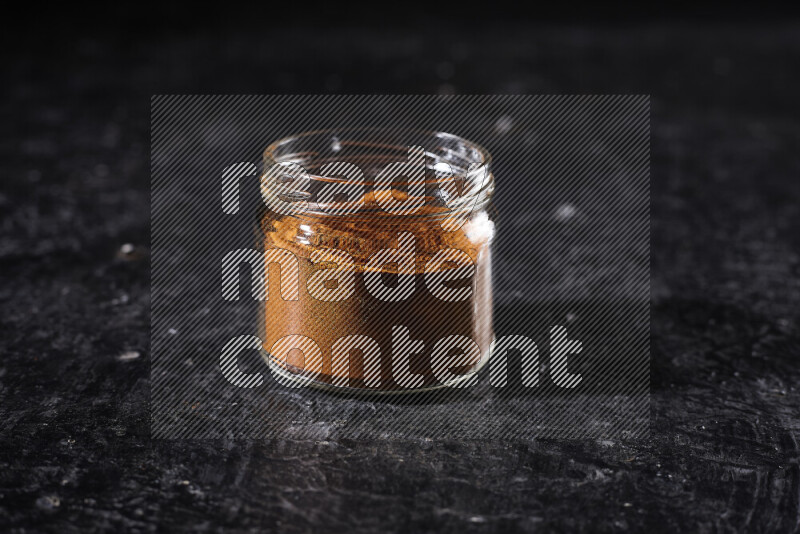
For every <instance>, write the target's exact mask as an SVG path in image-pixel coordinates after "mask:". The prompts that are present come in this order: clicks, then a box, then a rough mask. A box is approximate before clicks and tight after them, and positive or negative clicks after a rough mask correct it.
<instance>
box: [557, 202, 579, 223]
mask: <svg viewBox="0 0 800 534" xmlns="http://www.w3.org/2000/svg"><path fill="white" fill-rule="evenodd" d="M577 213H578V210H577V209H576V208H575V206H573V205H572V204H562V205H560V206H559V207H558V209H556V213H555V218H556V220H557V221H560V222H565V221H568V220H570V219H572V218H573V217H575V215H576V214H577Z"/></svg>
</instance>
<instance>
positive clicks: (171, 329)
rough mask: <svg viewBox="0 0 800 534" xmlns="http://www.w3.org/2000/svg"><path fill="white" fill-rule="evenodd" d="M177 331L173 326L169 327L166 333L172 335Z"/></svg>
mask: <svg viewBox="0 0 800 534" xmlns="http://www.w3.org/2000/svg"><path fill="white" fill-rule="evenodd" d="M177 333H178V331H177V330H175V329H174V328H170V329H169V330H167V334H169V335H171V336H174V335H175V334H177Z"/></svg>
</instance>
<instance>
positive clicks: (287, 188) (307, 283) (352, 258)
mask: <svg viewBox="0 0 800 534" xmlns="http://www.w3.org/2000/svg"><path fill="white" fill-rule="evenodd" d="M489 167H490V156H489V154H488V153H487V152H486V150H484V149H483V148H481V147H480V146H478V145H476V144H474V143H471V142H469V141H467V140H465V139H462V138H460V137H457V136H454V135H451V134H446V133H441V132H421V131H408V130H388V129H360V130H331V131H317V132H310V133H306V134H301V135H297V136H293V137H289V138H285V139H282V140H280V141H277V142H275V143H273V144H272V145H270V146H269V147H268V148H267V149H266V150H265V152H264V172H263V174H262V177H261V194H262V197H263V199H264V206H265V209H264V210H263V212H262V214H261V215H260V216H259V222H258V232H257V235H258V241H259V244H260V245H261V246H262V247H263V250H264V254H265V269H266V273H265V283H266V288H267V296H266V299H265V300H264V301H263V305H262V307H261V314H260V318H259V333H260V335H261V339H262V340H263V341H264V348H265V349H264V357H265V359H266V360H267V362H268V363H269V365H270V366H271V368H272V370H273V372H274V373H275V374H277V375H278V376H279V377H280V378H281V380H282V381H285V382H284V383H286V384H291V385H295V386H297V385H309V384H310V385H315V386H321V387H326V388H335V389H337V390H340V391H352V392H367V391H369V392H409V391H422V390H428V389H432V388H436V387H442V386H463V385H467V384H470V383H471V380H470V379H471V378H474V377H475V376H476V373H477V371H478V370H479V369H480V368H481V367H482V366H483V365H484V364H485V363H486V362H487V361H488V358H489V355H490V351H491V347H492V344H493V342H494V331H493V326H492V274H491V249H492V242H493V240H494V234H495V227H494V222H493V221H492V218H491V217H490V215H489V210H488V207H489V205H490V200H491V198H492V195H493V192H494V178H493V175H492V173H491V171H490V168H489Z"/></svg>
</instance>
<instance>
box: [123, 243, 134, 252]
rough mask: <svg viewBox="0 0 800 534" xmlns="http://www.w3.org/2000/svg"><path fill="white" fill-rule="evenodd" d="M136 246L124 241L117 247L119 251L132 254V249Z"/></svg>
mask: <svg viewBox="0 0 800 534" xmlns="http://www.w3.org/2000/svg"><path fill="white" fill-rule="evenodd" d="M135 248H136V247H134V246H133V245H132V244H131V243H125V244H124V245H122V246H121V247H119V251H120V252H122V253H123V254H133V251H134V250H135Z"/></svg>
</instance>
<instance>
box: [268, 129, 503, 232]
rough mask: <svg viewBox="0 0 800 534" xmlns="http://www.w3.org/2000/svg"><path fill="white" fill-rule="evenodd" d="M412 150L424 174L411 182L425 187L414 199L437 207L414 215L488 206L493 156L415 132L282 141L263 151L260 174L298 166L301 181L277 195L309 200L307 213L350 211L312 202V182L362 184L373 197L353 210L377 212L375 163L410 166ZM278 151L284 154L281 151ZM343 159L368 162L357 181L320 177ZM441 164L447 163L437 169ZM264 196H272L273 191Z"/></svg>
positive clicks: (456, 139)
mask: <svg viewBox="0 0 800 534" xmlns="http://www.w3.org/2000/svg"><path fill="white" fill-rule="evenodd" d="M434 143H435V144H436V145H435V146H434ZM412 146H417V147H420V148H421V149H422V151H423V154H422V165H423V168H424V174H423V176H422V180H421V181H417V182H416V184H417V185H423V186H424V195H423V196H424V199H421V197H419V196H417V197H416V198H417V201H418V202H422V203H423V204H425V205H429V202H430V205H432V206H435V207H436V209H435V210H433V212H431V211H430V210H429V211H428V212H427V213H424V214H416V215H415V216H422V217H439V216H449V215H450V214H453V213H461V212H463V211H464V210H470V211H473V210H475V209H479V207H482V206H485V205H486V203H488V202H489V200H490V198H491V196H492V194H493V192H494V176H493V175H492V173H491V170H490V165H491V162H492V156H491V154H490V153H489V151H488V150H486V149H485V148H484V147H483V146H481V145H479V144H477V143H475V142H473V141H469V140H467V139H465V138H463V137H461V136H458V135H455V134H451V133H448V132H440V131H432V130H422V129H415V128H385V127H368V128H330V129H321V130H312V131H308V132H303V133H300V134H295V135H290V136H287V137H283V138H281V139H278V140H277V141H274V142H273V143H271V144H270V145H269V146H268V147H267V148H266V149H265V150H264V175H262V176H263V177H266V176H267V175H268V174H269V175H270V176H272V175H273V174H272V173H273V172H277V173H281V172H282V171H280V170H277V171H275V170H274V168H275V167H276V166H299V167H300V168H301V170H302V172H303V173H305V174H303V176H305V180H304V183H302V185H297V184H301V182H297V183H296V188H293V187H292V186H289V187H282V188H281V189H282V193H280V194H281V195H283V196H284V198H287V199H291V201H308V202H309V204H310V205H312V206H311V210H310V212H312V213H317V214H320V215H325V214H328V215H330V214H332V213H331V212H332V211H336V209H337V208H336V206H337V205H338V206H340V207H343V211H344V212H347V213H352V211H348V210H349V209H350V208H347V207H346V206H347V205H348V203H347V202H344V203H342V202H328V203H320V202H317V201H316V200H314V199H312V196H313V194H312V193H310V192H309V190H308V187H309V186H310V187H311V188H313V187H314V185H313V184H316V185H317V186H319V187H323V186H324V185H325V184H337V183H338V184H342V183H346V184H347V186H348V187H354V186H365V187H366V191H368V192H367V193H365V195H364V198H367V197H369V196H370V194H372V197H371V200H370V202H369V204H367V203H364V201H363V200H359V202H355V204H358V203H361V204H363V205H362V208H360V209H359V210H358V211H359V212H360V213H376V212H378V211H380V209H375V204H376V198H377V197H376V196H375V193H379V192H380V190H385V189H386V187H387V182H385V181H384V182H380V183H379V181H378V180H376V176H374V174H375V173H376V172H377V175H378V177H380V174H381V173H380V171H377V170H376V169H377V164H378V163H380V162H383V163H385V164H387V165H388V164H391V163H398V162H406V161H409V162H410V161H411V147H412ZM282 149H284V150H285V153H281V150H282ZM351 152H354V153H355V154H351ZM417 154H418V155H419V153H417ZM347 157H349V158H355V159H358V160H359V161H360V160H361V159H364V160H365V161H366V160H369V165H368V169H369V171H368V172H363V171H361V173H360V174H359V176H360V179H359V180H355V181H353V180H348V179H347V178H346V177H345V178H343V177H342V175H340V174H335V173H331V174H330V175H323V174H321V172H323V171H324V167H323V164H325V163H334V162H342V161H344V160H343V158H347ZM398 160H399V161H398ZM417 161H419V160H417ZM442 163H445V164H447V165H446V166H444V167H441V166H440V165H441V164H442ZM357 166H359V165H357ZM317 168H319V169H320V171H319V172H317V173H314V172H311V169H317ZM442 169H444V170H442ZM359 170H361V167H360V166H359ZM287 174H291V173H287ZM368 175H369V176H370V177H369V178H367V176H368ZM295 178H296V175H295ZM290 181H292V180H290ZM376 186H377V187H376ZM265 187H267V189H269V186H266V185H265V184H264V183H263V182H262V194H263V193H264V188H265ZM389 187H390V188H393V187H394V186H393V185H392V186H389ZM454 188H455V189H454ZM395 191H396V190H395ZM384 193H385V191H384ZM268 194H270V195H273V196H275V195H276V194H275V193H273V192H268ZM401 194H402V193H401ZM407 198H408V197H407ZM340 211H342V210H340Z"/></svg>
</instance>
